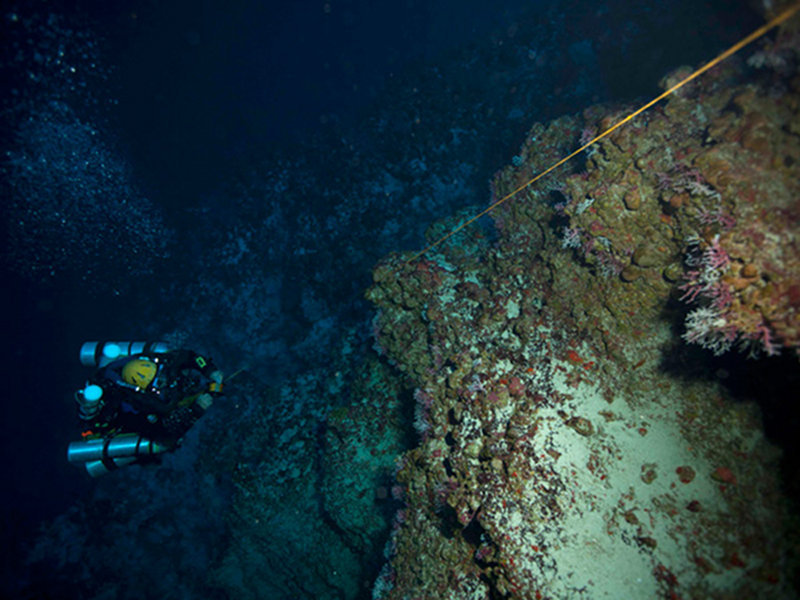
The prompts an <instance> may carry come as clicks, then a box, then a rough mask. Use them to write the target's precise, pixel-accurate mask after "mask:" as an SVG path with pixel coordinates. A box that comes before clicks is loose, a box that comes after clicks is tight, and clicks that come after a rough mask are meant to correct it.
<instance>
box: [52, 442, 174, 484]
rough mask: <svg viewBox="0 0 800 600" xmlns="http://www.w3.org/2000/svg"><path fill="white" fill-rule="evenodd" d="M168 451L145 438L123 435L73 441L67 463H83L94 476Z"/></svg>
mask: <svg viewBox="0 0 800 600" xmlns="http://www.w3.org/2000/svg"><path fill="white" fill-rule="evenodd" d="M167 450H169V447H168V446H164V445H163V444H159V443H158V442H154V441H152V440H148V439H146V438H143V437H142V436H140V435H139V434H137V433H123V434H120V435H118V436H115V437H112V438H107V439H102V438H101V439H95V440H85V441H81V442H72V443H71V444H70V445H69V447H68V448H67V460H68V461H69V462H71V463H73V464H81V463H83V464H84V465H85V466H86V472H87V473H89V475H91V476H92V477H99V476H100V475H105V474H106V473H108V472H109V471H113V470H114V469H119V468H120V467H124V466H125V465H129V464H131V463H132V462H134V461H136V460H137V459H139V458H142V457H145V456H154V455H156V454H161V453H162V452H166V451H167Z"/></svg>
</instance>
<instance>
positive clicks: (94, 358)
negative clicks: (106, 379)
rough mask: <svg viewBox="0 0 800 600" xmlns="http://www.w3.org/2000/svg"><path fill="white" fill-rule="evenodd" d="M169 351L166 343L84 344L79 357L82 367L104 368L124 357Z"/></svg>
mask: <svg viewBox="0 0 800 600" xmlns="http://www.w3.org/2000/svg"><path fill="white" fill-rule="evenodd" d="M169 350H170V348H169V346H168V345H167V344H166V342H84V343H83V345H82V346H81V351H80V355H79V356H80V361H81V364H82V365H83V366H84V367H105V366H106V365H107V364H108V363H110V362H114V361H115V360H117V359H118V358H124V357H125V356H132V355H134V354H146V353H148V352H153V353H156V352H169Z"/></svg>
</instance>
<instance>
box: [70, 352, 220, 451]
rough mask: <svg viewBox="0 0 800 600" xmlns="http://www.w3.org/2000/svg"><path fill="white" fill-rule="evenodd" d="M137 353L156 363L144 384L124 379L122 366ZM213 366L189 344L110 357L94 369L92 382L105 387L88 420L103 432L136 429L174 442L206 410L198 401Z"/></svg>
mask: <svg viewBox="0 0 800 600" xmlns="http://www.w3.org/2000/svg"><path fill="white" fill-rule="evenodd" d="M136 359H143V360H149V361H152V362H154V363H156V365H157V369H158V370H157V373H156V377H155V379H154V380H153V382H152V383H151V384H150V385H149V386H148V387H147V388H145V389H141V388H137V387H136V386H133V385H131V384H129V383H127V382H125V381H124V380H123V379H122V368H123V367H124V366H125V365H126V364H127V363H128V362H130V361H132V360H136ZM215 370H216V367H215V366H214V364H213V363H212V362H211V360H209V359H207V358H205V357H203V356H200V355H199V354H197V353H195V352H193V351H191V350H173V351H170V352H154V353H147V354H136V355H133V356H126V357H125V358H122V359H119V360H117V361H114V362H112V363H110V364H108V365H106V366H105V367H102V368H100V369H98V371H97V372H96V373H95V374H94V375H93V376H92V378H91V379H90V383H93V384H95V385H99V386H100V387H101V388H103V396H102V402H103V406H102V409H101V410H100V412H99V413H98V414H97V415H96V416H95V418H93V419H91V420H90V421H87V422H86V423H85V424H84V425H86V424H88V425H89V427H90V429H91V430H92V431H93V432H94V433H96V434H100V435H102V436H104V437H105V436H106V435H109V434H111V433H112V432H113V433H114V434H116V433H138V434H140V435H142V436H143V437H145V438H147V439H150V440H153V441H156V442H160V443H161V444H164V445H167V446H175V445H177V443H178V442H179V440H180V439H181V438H182V437H183V435H184V434H185V433H186V432H187V431H188V430H189V429H191V427H192V425H194V424H195V422H196V421H197V420H198V419H199V418H200V417H202V416H203V414H204V413H205V410H204V409H203V408H202V407H201V406H199V405H198V404H197V402H196V400H197V397H198V396H199V395H200V394H202V393H204V392H206V391H208V389H209V383H211V379H210V378H209V375H210V374H211V373H213V372H214V371H215Z"/></svg>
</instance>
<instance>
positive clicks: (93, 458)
mask: <svg viewBox="0 0 800 600" xmlns="http://www.w3.org/2000/svg"><path fill="white" fill-rule="evenodd" d="M169 350H170V348H169V346H168V345H167V344H166V343H165V342H84V344H83V345H82V346H81V349H80V354H79V358H80V361H81V364H82V365H84V366H86V367H99V368H102V367H105V366H106V365H108V364H109V363H112V362H114V361H115V360H117V359H120V358H124V357H126V356H132V355H134V354H143V353H147V352H153V353H160V352H169ZM75 401H76V402H77V403H78V413H79V416H80V418H81V420H82V421H87V422H88V421H91V420H92V419H94V418H95V417H96V416H97V415H98V414H99V413H100V410H101V409H102V408H103V388H102V387H100V386H99V385H95V384H91V383H87V384H86V386H85V387H84V388H83V389H82V390H78V391H77V392H75ZM169 449H170V448H169V447H168V446H164V445H162V444H159V443H158V442H154V441H152V440H149V439H147V438H144V437H142V436H141V435H139V434H137V433H124V434H120V435H117V436H113V437H110V438H97V439H88V440H83V441H80V442H72V443H71V444H70V445H69V447H68V448H67V460H68V461H69V462H71V463H73V464H83V465H84V466H85V467H86V471H87V472H88V473H89V475H91V476H92V477H99V476H100V475H104V474H106V473H108V472H109V471H112V470H114V469H118V468H120V467H124V466H125V465H129V464H131V463H132V462H135V461H136V460H137V459H139V458H143V457H146V456H154V455H156V454H161V453H162V452H166V451H167V450H169Z"/></svg>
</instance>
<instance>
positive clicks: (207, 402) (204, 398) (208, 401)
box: [195, 392, 214, 412]
mask: <svg viewBox="0 0 800 600" xmlns="http://www.w3.org/2000/svg"><path fill="white" fill-rule="evenodd" d="M195 403H196V404H197V406H199V407H200V408H202V409H203V412H205V411H207V410H208V409H209V407H210V406H211V405H212V404H213V403H214V399H213V398H212V397H211V394H209V393H207V392H206V393H204V394H200V395H199V396H198V397H197V400H195Z"/></svg>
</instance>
